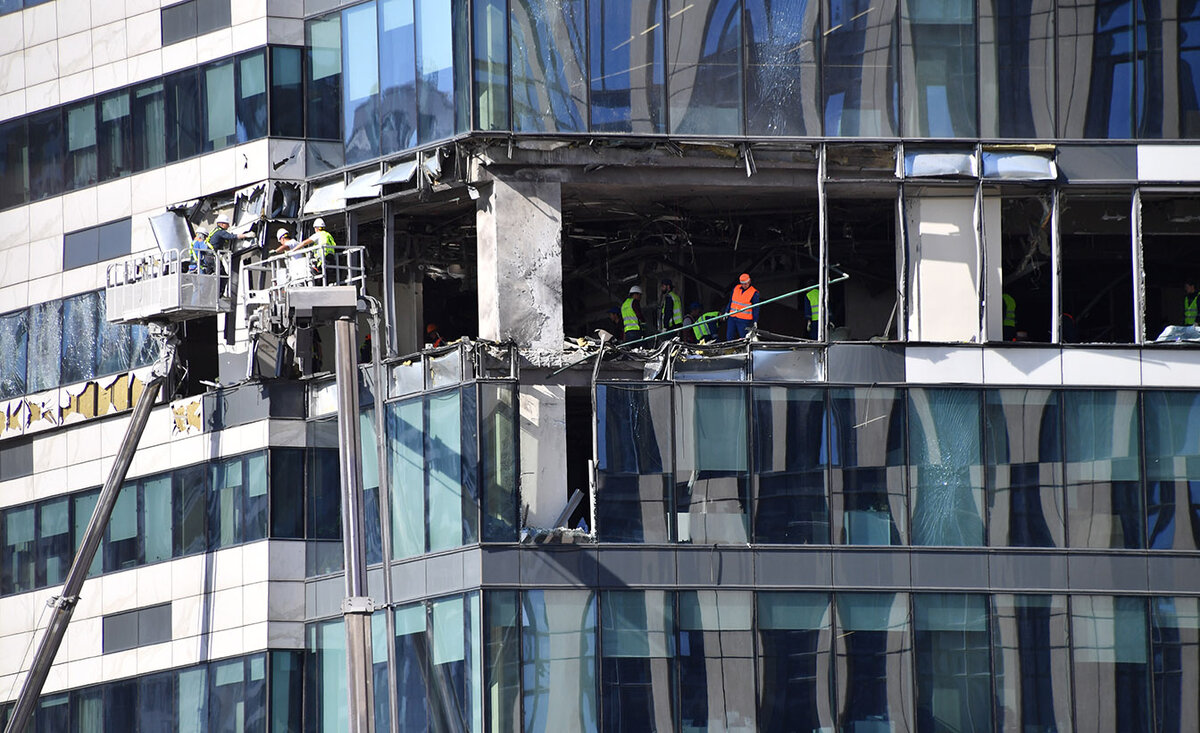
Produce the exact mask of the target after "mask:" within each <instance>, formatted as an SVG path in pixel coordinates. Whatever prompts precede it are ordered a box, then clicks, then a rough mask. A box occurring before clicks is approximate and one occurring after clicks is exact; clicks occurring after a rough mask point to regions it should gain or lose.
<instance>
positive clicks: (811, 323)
mask: <svg viewBox="0 0 1200 733" xmlns="http://www.w3.org/2000/svg"><path fill="white" fill-rule="evenodd" d="M804 320H805V321H807V322H808V325H807V326H806V330H807V331H808V337H809V338H810V339H812V340H813V341H816V340H817V339H819V338H820V337H821V289H820V288H819V287H814V288H813V289H812V290H809V291H808V292H806V293H805V294H804Z"/></svg>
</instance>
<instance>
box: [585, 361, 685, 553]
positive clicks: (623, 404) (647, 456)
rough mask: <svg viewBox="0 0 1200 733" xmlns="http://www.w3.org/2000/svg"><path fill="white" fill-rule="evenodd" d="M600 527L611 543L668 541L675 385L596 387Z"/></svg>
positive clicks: (598, 520)
mask: <svg viewBox="0 0 1200 733" xmlns="http://www.w3.org/2000/svg"><path fill="white" fill-rule="evenodd" d="M596 410H597V413H596V440H597V445H598V446H599V453H598V455H599V463H598V465H597V474H596V496H597V501H596V502H595V504H596V532H597V535H598V536H599V537H600V539H602V540H603V541H606V542H666V541H668V540H669V539H670V527H669V524H668V519H667V516H668V514H667V506H668V503H669V500H670V482H671V391H670V387H668V386H666V385H662V386H648V385H629V386H619V385H615V384H607V385H606V384H602V385H598V386H597V387H596Z"/></svg>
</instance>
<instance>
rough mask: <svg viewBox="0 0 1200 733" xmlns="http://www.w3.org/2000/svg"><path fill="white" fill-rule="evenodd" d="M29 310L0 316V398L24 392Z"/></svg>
mask: <svg viewBox="0 0 1200 733" xmlns="http://www.w3.org/2000/svg"><path fill="white" fill-rule="evenodd" d="M28 334H29V311H18V312H16V313H10V314H9V315H6V316H4V317H2V318H0V344H9V346H7V347H5V348H0V398H5V397H16V396H18V395H23V394H25V355H26V352H28V350H29V345H28V343H27V338H28Z"/></svg>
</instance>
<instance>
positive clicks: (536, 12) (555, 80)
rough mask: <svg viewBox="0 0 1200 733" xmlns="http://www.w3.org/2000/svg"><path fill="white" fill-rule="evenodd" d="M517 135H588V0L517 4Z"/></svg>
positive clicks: (513, 14)
mask: <svg viewBox="0 0 1200 733" xmlns="http://www.w3.org/2000/svg"><path fill="white" fill-rule="evenodd" d="M509 13H510V20H511V27H510V31H511V47H510V57H511V60H512V67H511V68H512V118H513V131H514V132H583V131H584V130H585V129H586V126H587V122H586V120H587V107H586V105H587V78H586V76H585V74H584V68H585V60H586V58H587V49H586V36H587V34H586V30H585V23H586V20H587V18H586V14H585V13H586V10H585V7H584V3H583V0H514V1H513V2H512V4H511V7H510V9H509Z"/></svg>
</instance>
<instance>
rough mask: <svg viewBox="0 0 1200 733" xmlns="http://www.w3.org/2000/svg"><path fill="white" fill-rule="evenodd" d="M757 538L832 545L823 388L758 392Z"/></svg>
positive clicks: (755, 457)
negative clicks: (827, 489) (826, 487)
mask: <svg viewBox="0 0 1200 733" xmlns="http://www.w3.org/2000/svg"><path fill="white" fill-rule="evenodd" d="M753 410H754V478H753V481H754V489H755V491H754V495H755V505H754V540H755V542H778V543H783V544H811V543H817V544H829V503H828V501H827V500H826V494H825V481H826V469H827V468H828V464H829V460H828V459H829V450H828V445H829V441H828V439H829V436H828V433H827V430H826V425H827V423H826V413H825V390H823V389H809V388H788V387H755V388H754V403H753Z"/></svg>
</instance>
